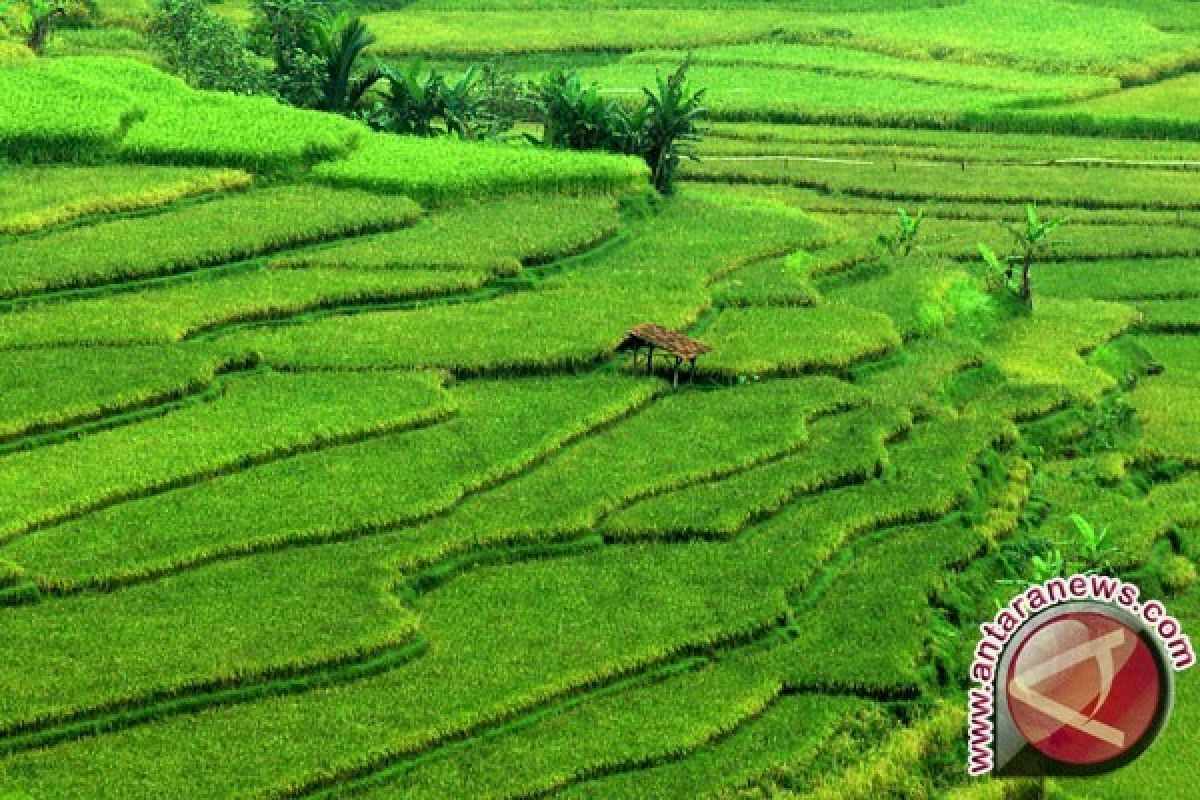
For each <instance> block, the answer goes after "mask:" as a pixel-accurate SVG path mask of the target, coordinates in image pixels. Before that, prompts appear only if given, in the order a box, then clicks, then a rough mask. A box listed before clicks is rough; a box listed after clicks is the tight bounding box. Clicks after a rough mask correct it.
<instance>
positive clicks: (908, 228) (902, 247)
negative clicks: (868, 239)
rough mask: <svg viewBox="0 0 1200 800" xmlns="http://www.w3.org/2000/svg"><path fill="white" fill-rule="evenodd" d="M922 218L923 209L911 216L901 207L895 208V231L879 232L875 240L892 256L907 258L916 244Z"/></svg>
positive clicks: (923, 217)
mask: <svg viewBox="0 0 1200 800" xmlns="http://www.w3.org/2000/svg"><path fill="white" fill-rule="evenodd" d="M924 219H925V212H924V211H918V212H917V214H916V216H913V215H912V214H909V213H908V211H906V210H904V209H903V208H897V209H896V231H895V233H891V234H888V233H881V234H879V236H877V237H876V238H875V241H876V242H878V243H879V245H880V246H881V247H883V248H884V249H885V250H887V251H888V253H889V254H891V256H892V257H893V258H895V257H897V256H899V257H903V258H907V257H908V256H909V255H911V254H912V251H913V250H914V249H915V248H916V246H917V235H918V234H919V233H920V232H921V222H923V221H924Z"/></svg>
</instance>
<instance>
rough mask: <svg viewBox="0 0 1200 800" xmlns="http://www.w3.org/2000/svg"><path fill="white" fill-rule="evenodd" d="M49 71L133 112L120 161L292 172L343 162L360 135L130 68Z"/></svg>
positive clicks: (264, 102) (128, 64) (275, 106)
mask: <svg viewBox="0 0 1200 800" xmlns="http://www.w3.org/2000/svg"><path fill="white" fill-rule="evenodd" d="M52 64H53V66H51V67H48V68H47V69H48V70H50V71H52V72H53V74H54V76H55V78H56V79H57V80H58V82H59V83H60V84H62V85H69V84H78V85H80V86H81V87H83V88H84V89H85V90H88V91H91V92H96V93H108V92H111V91H112V87H113V86H117V87H120V89H118V90H117V91H118V92H123V93H125V94H127V96H128V97H129V102H130V103H131V104H133V105H134V106H136V107H137V108H138V110H139V112H140V119H139V121H138V122H136V123H135V124H134V125H133V126H132V127H131V128H130V130H129V132H128V134H127V135H126V136H125V137H124V138H123V139H122V140H121V143H120V155H121V157H122V158H123V159H126V160H134V161H146V162H151V163H160V164H161V163H165V164H198V165H205V166H233V167H243V168H248V169H253V170H260V171H268V172H292V171H295V170H297V169H300V168H303V167H305V166H308V165H311V164H313V163H315V162H316V161H319V160H322V159H326V158H333V157H342V156H345V155H346V154H347V153H348V152H350V150H351V149H352V148H353V147H354V145H355V144H356V143H357V142H358V141H359V140H360V139H361V138H363V137H364V136H365V135H366V134H367V131H366V129H365V128H364V127H363V126H361V125H358V124H356V123H353V122H351V121H349V120H347V119H344V118H342V117H338V116H335V115H331V114H321V113H317V112H312V111H301V110H297V109H294V108H291V107H289V106H285V105H281V104H280V103H278V102H276V101H274V100H272V99H269V98H265V97H245V96H237V95H231V94H225V93H221V92H198V91H194V90H192V89H189V88H188V87H187V86H186V85H185V84H184V83H183V82H182V81H180V80H178V79H176V78H170V77H167V76H165V75H164V74H163V73H160V72H158V71H156V70H155V69H153V68H152V67H149V66H147V65H145V64H142V63H140V62H137V61H129V60H119V59H107V58H68V59H59V60H55V61H53V62H52ZM231 120H236V122H233V124H231Z"/></svg>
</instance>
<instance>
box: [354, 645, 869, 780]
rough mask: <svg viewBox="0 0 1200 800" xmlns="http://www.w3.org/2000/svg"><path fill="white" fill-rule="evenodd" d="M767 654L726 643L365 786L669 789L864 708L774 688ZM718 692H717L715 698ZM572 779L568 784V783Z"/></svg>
mask: <svg viewBox="0 0 1200 800" xmlns="http://www.w3.org/2000/svg"><path fill="white" fill-rule="evenodd" d="M780 688H781V686H780V684H779V682H778V681H775V680H772V676H771V675H770V674H769V673H768V672H767V671H766V670H764V669H762V659H761V658H759V659H756V658H755V657H754V656H753V655H751V656H742V655H740V654H738V655H732V656H729V657H727V658H724V659H722V660H720V661H718V662H715V663H711V664H702V665H701V666H700V667H699V668H697V667H692V669H691V670H688V671H686V672H679V671H677V673H675V674H672V673H671V672H665V675H664V677H658V678H657V680H656V679H655V678H654V677H651V679H650V680H649V681H645V682H643V683H642V684H638V685H635V686H633V687H630V688H626V689H624V690H622V691H618V692H614V693H612V694H609V695H604V696H600V697H596V698H594V699H586V698H585V699H583V700H582V701H581V702H580V703H579V705H578V706H576V707H573V708H570V709H563V710H562V711H560V712H559V713H555V714H548V715H546V716H545V717H544V718H541V719H535V720H533V721H532V722H531V723H529V724H522V725H519V726H516V725H515V726H513V727H512V729H511V730H504V731H500V732H498V734H497V735H496V736H495V737H490V738H489V739H487V740H485V741H480V742H478V743H475V745H474V746H473V747H469V748H466V747H464V748H458V749H452V750H450V751H449V752H446V753H443V754H440V755H439V756H437V757H434V758H431V759H429V760H427V761H425V762H420V763H414V764H411V765H406V766H407V767H408V768H407V769H405V770H404V771H403V772H401V771H400V769H399V767H398V768H397V769H396V774H395V775H392V776H388V777H389V778H390V779H388V778H383V779H381V780H379V781H378V782H376V783H375V785H376V788H374V789H373V790H368V791H366V792H365V793H363V795H362V796H364V797H377V798H382V797H394V796H396V793H397V792H414V793H423V794H432V795H436V796H443V797H451V796H453V797H467V796H471V797H476V796H512V795H516V794H529V793H532V792H536V791H547V790H550V789H556V788H567V789H568V791H567V794H572V793H574V794H586V795H588V796H595V795H596V794H604V795H611V796H621V795H623V794H624V793H625V792H626V791H629V789H627V788H625V787H628V786H629V784H630V783H632V782H633V781H632V780H631V779H632V778H633V776H637V780H636V784H637V787H638V789H637V793H638V795H639V796H647V793H648V792H651V793H654V794H658V793H660V792H664V791H665V792H670V793H669V794H667V795H666V796H680V795H679V794H675V793H674V792H679V793H680V794H684V793H692V792H699V791H702V790H703V789H704V788H712V787H715V786H718V785H729V786H732V785H735V784H736V783H737V781H738V780H739V777H740V776H739V773H738V772H737V771H733V770H731V769H730V764H731V763H732V762H739V764H738V766H739V767H740V772H741V773H742V774H744V775H753V774H755V772H756V770H758V769H761V764H762V763H763V762H767V763H769V762H771V761H783V760H784V759H786V758H788V757H794V756H795V755H797V754H800V753H805V752H809V751H812V750H815V749H816V748H817V747H818V746H819V743H820V741H821V739H822V735H823V734H824V733H825V732H827V731H828V730H829V729H830V728H832V727H834V726H835V724H836V723H837V722H838V721H839V720H840V719H842V718H843V717H844V716H846V715H848V714H849V713H850V712H851V711H853V710H855V709H857V708H859V707H860V706H861V705H862V703H861V702H860V701H857V700H853V699H847V698H829V699H825V698H818V697H813V696H808V697H779V691H780ZM714 700H716V702H713V701H714ZM783 726H789V727H790V733H791V735H790V740H791V741H794V742H795V746H794V748H789V749H787V750H782V751H781V750H768V751H767V752H761V751H757V748H756V745H761V743H762V742H763V741H764V740H766V739H770V738H771V737H772V735H773V734H772V733H771V731H774V730H777V729H778V728H782V727H783ZM572 787H573V788H572Z"/></svg>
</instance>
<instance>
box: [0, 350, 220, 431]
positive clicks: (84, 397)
mask: <svg viewBox="0 0 1200 800" xmlns="http://www.w3.org/2000/svg"><path fill="white" fill-rule="evenodd" d="M0 364H2V365H3V369H2V370H0V440H10V439H15V438H17V437H19V436H22V435H26V434H30V433H34V432H36V431H39V430H50V429H53V428H59V427H64V426H69V425H76V424H80V423H83V422H87V421H89V420H95V419H100V418H103V417H106V416H110V415H119V414H121V413H122V412H125V411H128V410H130V409H137V408H139V407H145V406H153V405H156V404H160V403H162V402H165V401H167V400H170V399H172V398H177V397H182V396H183V395H186V394H189V393H193V392H196V391H199V390H201V389H203V388H205V387H207V386H209V385H211V383H212V382H213V380H214V379H215V378H216V374H217V371H218V369H219V368H220V367H222V366H223V364H222V363H221V361H220V360H217V359H214V358H212V357H211V356H207V355H205V354H202V353H193V352H188V351H183V352H174V351H169V350H164V349H157V348H146V349H142V350H132V351H129V350H127V351H107V352H105V351H87V352H81V351H79V350H69V349H68V350H30V351H23V352H9V353H4V354H3V355H0Z"/></svg>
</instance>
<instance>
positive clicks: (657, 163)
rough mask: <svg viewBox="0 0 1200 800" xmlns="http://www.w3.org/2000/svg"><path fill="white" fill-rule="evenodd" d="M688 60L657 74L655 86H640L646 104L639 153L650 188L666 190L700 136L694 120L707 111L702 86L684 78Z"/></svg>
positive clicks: (668, 191) (697, 119)
mask: <svg viewBox="0 0 1200 800" xmlns="http://www.w3.org/2000/svg"><path fill="white" fill-rule="evenodd" d="M688 66H689V64H688V62H686V61H685V62H684V63H683V64H681V65H680V66H679V69H677V70H675V72H673V73H671V75H669V76H668V77H666V78H663V77H661V76H658V77H657V80H656V83H657V86H656V90H650V89H644V90H643V91H644V92H645V93H646V106H645V110H644V112H643V113H644V116H645V119H644V128H643V143H642V154H643V156H644V157H645V159H646V163H647V164H648V165H649V166H650V172H651V178H652V180H653V181H654V188H655V189H657V190H658V191H660V192H662V193H663V194H670V193H671V192H672V191H673V190H674V188H675V173H676V171H677V170H678V169H679V164H680V163H681V162H682V160H683V159H684V158H691V159H695V158H696V156H695V149H694V146H695V144H696V143H697V142H698V141H699V140H700V136H699V134H698V133H697V130H698V127H699V126H698V122H699V121H700V119H701V118H703V116H704V115H705V113H707V109H706V108H705V107H704V90H703V89H698V90H696V91H692V89H691V87H690V86H689V85H688V82H687V70H688Z"/></svg>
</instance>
